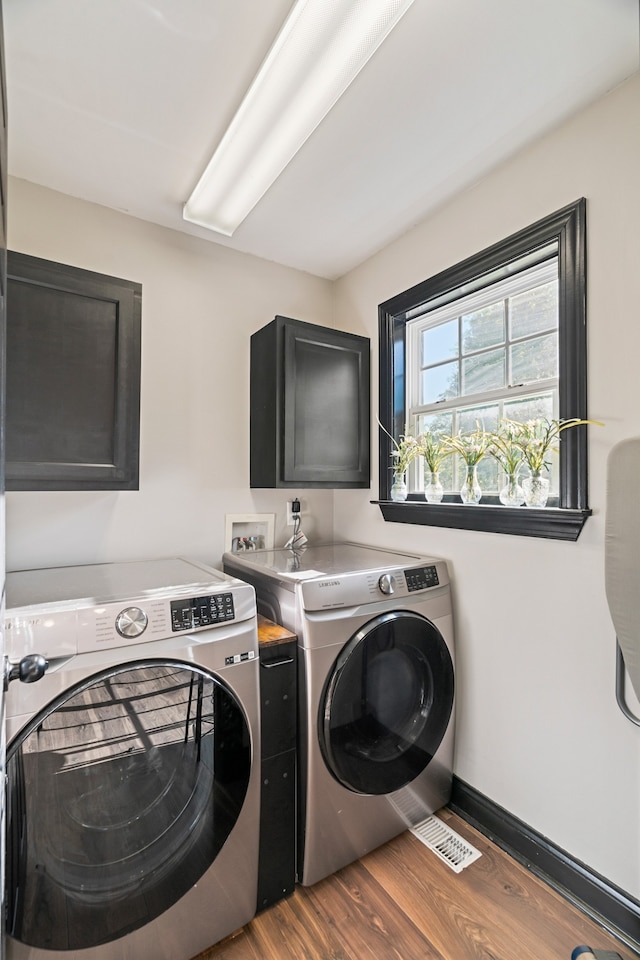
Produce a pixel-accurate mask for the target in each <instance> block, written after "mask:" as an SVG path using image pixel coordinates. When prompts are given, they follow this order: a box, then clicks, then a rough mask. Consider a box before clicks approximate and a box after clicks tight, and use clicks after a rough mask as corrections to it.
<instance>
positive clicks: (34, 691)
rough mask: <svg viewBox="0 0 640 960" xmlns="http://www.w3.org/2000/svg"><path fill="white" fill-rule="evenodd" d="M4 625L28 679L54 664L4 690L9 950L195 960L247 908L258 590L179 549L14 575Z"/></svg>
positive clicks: (52, 957)
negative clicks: (163, 556) (156, 556)
mask: <svg viewBox="0 0 640 960" xmlns="http://www.w3.org/2000/svg"><path fill="white" fill-rule="evenodd" d="M5 637H6V644H7V648H8V655H9V658H10V661H11V662H12V663H13V665H14V666H13V669H12V673H14V674H15V675H16V676H18V675H21V678H22V679H25V680H30V679H33V678H34V677H36V676H37V675H38V673H41V672H42V667H43V666H44V665H45V661H46V671H45V672H44V675H43V676H42V677H41V679H39V681H38V682H37V683H29V684H28V685H24V684H21V683H11V684H10V686H9V689H8V693H7V725H8V731H7V732H8V741H9V742H8V750H7V786H8V791H7V822H8V826H7V867H6V884H5V903H6V918H7V921H6V926H7V944H6V947H7V956H8V958H9V960H56V958H60V960H62V958H64V960H125V958H127V960H130V958H132V957H135V958H136V960H189V958H191V957H193V956H195V955H196V954H198V953H200V952H201V951H202V950H204V949H206V948H207V947H209V946H211V945H212V944H214V943H215V942H217V941H218V940H220V939H221V938H222V937H224V936H226V935H227V934H229V933H231V932H232V931H234V930H236V929H237V928H239V927H241V926H242V925H243V924H245V923H247V922H248V921H249V920H250V919H251V918H252V916H253V915H254V914H255V909H256V889H257V875H258V831H259V802H260V801H259V797H260V792H259V791H260V776H259V757H260V726H259V695H258V638H257V618H256V605H255V594H254V590H253V588H252V587H251V586H249V585H247V584H244V583H240V582H238V581H237V580H235V579H234V578H231V577H229V576H227V575H224V574H222V573H221V572H220V571H217V570H213V569H211V568H209V567H206V566H203V565H201V564H197V563H192V562H189V561H186V560H182V559H179V558H173V559H167V560H151V561H145V562H130V563H111V564H94V565H88V566H76V567H59V568H54V569H47V570H29V571H23V572H17V573H9V574H8V575H7V610H6V615H5ZM39 655H40V657H39ZM42 658H44V660H43V659H42Z"/></svg>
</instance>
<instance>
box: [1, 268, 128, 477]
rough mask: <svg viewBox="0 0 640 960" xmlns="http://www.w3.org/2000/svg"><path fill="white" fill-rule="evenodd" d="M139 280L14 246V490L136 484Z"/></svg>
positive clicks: (10, 304)
mask: <svg viewBox="0 0 640 960" xmlns="http://www.w3.org/2000/svg"><path fill="white" fill-rule="evenodd" d="M141 297H142V287H141V286H140V284H138V283H133V282H131V281H129V280H121V279H119V278H117V277H108V276H104V275H103V274H99V273H93V272H90V271H88V270H80V269H78V268H76V267H70V266H67V265H65V264H61V263H54V262H52V261H49V260H41V259H39V258H37V257H29V256H25V255H24V254H20V253H14V252H13V251H9V254H8V281H7V348H6V356H7V375H6V486H7V489H8V490H137V489H138V461H139V434H140V325H141V324H140V321H141Z"/></svg>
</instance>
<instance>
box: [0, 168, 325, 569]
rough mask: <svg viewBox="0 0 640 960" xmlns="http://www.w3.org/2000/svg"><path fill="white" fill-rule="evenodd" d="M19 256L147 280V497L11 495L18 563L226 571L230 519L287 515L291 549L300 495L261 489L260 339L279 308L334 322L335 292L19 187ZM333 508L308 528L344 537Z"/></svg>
mask: <svg viewBox="0 0 640 960" xmlns="http://www.w3.org/2000/svg"><path fill="white" fill-rule="evenodd" d="M9 248H10V249H11V250H17V251H19V252H21V253H28V254H30V255H32V256H36V257H43V258H45V259H48V260H57V261H59V262H61V263H67V264H72V265H73V266H77V267H82V268H84V269H88V270H95V271H98V272H100V273H106V274H110V275H112V276H117V277H124V278H126V279H128V280H134V281H138V282H140V283H142V399H141V456H140V489H139V491H125V492H111V491H109V492H93V491H91V492H81V493H70V492H55V493H39V492H38V493H34V492H24V493H23V492H20V493H9V494H8V495H7V503H6V508H7V544H6V546H7V568H8V569H9V570H16V569H23V568H28V567H35V566H52V565H55V564H64V563H92V562H100V561H110V560H128V559H142V558H145V557H160V556H172V555H176V554H178V555H180V556H188V557H191V558H193V559H200V560H205V561H207V562H209V563H213V564H215V565H216V566H219V565H220V561H221V556H222V553H223V550H224V531H225V513H234V514H238V513H240V514H243V513H275V514H276V544H279V545H282V544H283V543H284V542H285V541H286V540H287V539H288V537H289V536H290V534H291V529H292V528H291V527H286V525H285V520H286V513H285V503H286V500H287V498H288V497H289V498H290V497H291V496H292V493H291V492H289V491H284V490H283V491H263V490H253V491H252V490H250V489H249V337H250V335H251V333H253V332H254V331H255V330H258V329H259V328H260V327H262V326H264V325H265V324H266V323H269V321H270V320H272V319H273V317H274V316H275V315H276V314H277V313H279V314H283V315H284V316H290V317H296V318H298V319H301V320H306V321H309V322H311V323H319V324H323V325H325V326H333V325H334V316H333V289H332V285H331V284H330V283H329V282H328V281H326V280H321V279H318V278H315V277H312V276H311V275H309V274H305V273H301V272H299V271H295V270H290V269H287V268H285V267H280V266H277V265H276V264H273V263H268V262H266V261H264V260H259V259H257V258H256V257H252V256H248V255H244V254H239V253H236V252H234V251H232V250H229V249H227V248H225V247H222V246H219V245H217V244H215V243H208V242H206V241H203V240H197V239H194V238H189V237H186V236H184V235H182V234H180V233H177V232H175V231H171V230H166V229H164V228H161V227H156V226H153V225H151V224H148V223H144V222H143V221H140V220H136V219H134V218H132V217H128V216H125V215H124V214H120V213H116V212H114V211H111V210H107V209H106V208H104V207H99V206H96V205H92V204H88V203H83V202H82V201H79V200H74V199H72V198H70V197H66V196H64V195H62V194H59V193H55V192H53V191H50V190H45V189H43V188H41V187H36V186H34V185H33V184H29V183H27V182H25V181H22V180H15V179H12V180H10V183H9ZM300 496H301V499H302V503H303V508H304V507H305V495H304V491H300ZM332 511H333V494H332V492H331V491H322V492H314V498H313V517H312V518H309V519H307V518H305V523H304V525H303V530H305V532H307V534H308V535H312V536H314V537H320V536H322V537H323V538H326V539H328V538H330V534H331V528H332V520H333V512H332Z"/></svg>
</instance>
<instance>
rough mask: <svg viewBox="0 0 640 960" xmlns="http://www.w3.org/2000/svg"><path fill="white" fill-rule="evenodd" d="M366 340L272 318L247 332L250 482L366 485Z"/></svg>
mask: <svg viewBox="0 0 640 960" xmlns="http://www.w3.org/2000/svg"><path fill="white" fill-rule="evenodd" d="M369 365H370V341H369V340H368V339H367V338H366V337H360V336H357V335H355V334H351V333H345V332H344V331H342V330H333V329H330V328H328V327H319V326H316V325H314V324H310V323H304V322H302V321H301V320H293V319H291V318H289V317H279V316H278V317H275V319H274V320H272V322H271V323H269V324H267V326H265V327H263V328H262V329H261V330H258V331H257V332H256V333H254V334H253V336H252V337H251V486H252V487H292V488H293V487H320V488H341V487H368V486H369V455H370V453H369V452H370V399H369V398H370V385H369V381H370V369H369Z"/></svg>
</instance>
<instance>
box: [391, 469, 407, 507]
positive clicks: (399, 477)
mask: <svg viewBox="0 0 640 960" xmlns="http://www.w3.org/2000/svg"><path fill="white" fill-rule="evenodd" d="M391 499H392V500H395V501H397V502H398V503H400V502H401V501H402V500H406V499H407V477H406V474H404V473H394V475H393V483H392V484H391Z"/></svg>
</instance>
